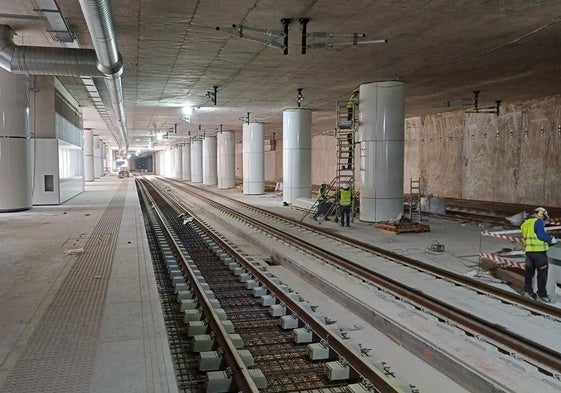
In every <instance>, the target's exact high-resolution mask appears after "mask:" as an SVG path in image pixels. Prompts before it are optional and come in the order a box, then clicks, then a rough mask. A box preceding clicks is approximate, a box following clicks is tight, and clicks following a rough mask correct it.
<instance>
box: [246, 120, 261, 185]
mask: <svg viewBox="0 0 561 393" xmlns="http://www.w3.org/2000/svg"><path fill="white" fill-rule="evenodd" d="M264 192H265V145H264V140H263V124H262V123H249V124H247V123H245V124H244V125H243V193H244V194H250V195H251V194H263V193H264Z"/></svg>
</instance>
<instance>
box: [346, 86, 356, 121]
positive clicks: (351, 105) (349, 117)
mask: <svg viewBox="0 0 561 393" xmlns="http://www.w3.org/2000/svg"><path fill="white" fill-rule="evenodd" d="M357 96H358V89H355V90H353V94H352V95H351V96H350V97H349V100H348V101H347V120H353V114H354V110H355V105H356V97H357Z"/></svg>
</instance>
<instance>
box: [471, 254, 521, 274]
mask: <svg viewBox="0 0 561 393" xmlns="http://www.w3.org/2000/svg"><path fill="white" fill-rule="evenodd" d="M479 256H480V257H482V258H486V259H490V260H492V261H495V262H497V264H498V265H501V267H502V266H508V267H517V268H519V269H522V270H524V265H525V263H524V262H517V261H513V260H512V259H507V258H504V257H501V256H499V255H497V254H492V253H486V252H480V253H479Z"/></svg>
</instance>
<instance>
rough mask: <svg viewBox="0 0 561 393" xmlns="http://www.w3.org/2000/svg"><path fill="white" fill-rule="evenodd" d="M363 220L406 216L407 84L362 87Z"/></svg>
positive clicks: (389, 82) (361, 158) (361, 201)
mask: <svg viewBox="0 0 561 393" xmlns="http://www.w3.org/2000/svg"><path fill="white" fill-rule="evenodd" d="M359 116H360V117H359V119H360V125H359V142H360V220H361V221H368V222H379V221H386V220H392V219H395V218H397V216H398V215H399V214H400V213H402V212H403V160H404V139H405V84H404V83H402V82H395V81H387V82H374V83H369V84H365V85H361V86H360V102H359Z"/></svg>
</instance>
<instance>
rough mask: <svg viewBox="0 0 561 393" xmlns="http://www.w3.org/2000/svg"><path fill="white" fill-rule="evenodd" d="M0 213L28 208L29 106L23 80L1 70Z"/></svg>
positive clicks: (29, 202)
mask: <svg viewBox="0 0 561 393" xmlns="http://www.w3.org/2000/svg"><path fill="white" fill-rule="evenodd" d="M0 92H2V94H0V179H1V180H0V182H1V187H0V212H14V211H21V210H28V209H31V206H32V203H33V202H32V199H31V182H32V179H31V170H30V164H29V162H28V161H29V156H30V155H29V151H28V149H29V147H30V144H29V143H28V141H29V129H28V128H29V105H28V101H27V93H28V86H27V80H26V78H25V77H23V76H20V75H14V74H10V73H9V72H6V71H4V70H2V69H0Z"/></svg>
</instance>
